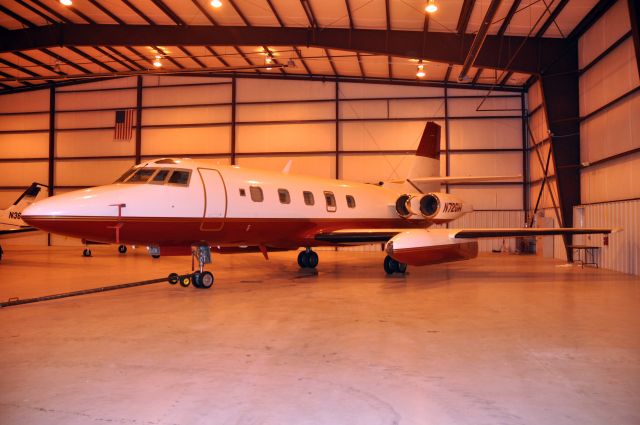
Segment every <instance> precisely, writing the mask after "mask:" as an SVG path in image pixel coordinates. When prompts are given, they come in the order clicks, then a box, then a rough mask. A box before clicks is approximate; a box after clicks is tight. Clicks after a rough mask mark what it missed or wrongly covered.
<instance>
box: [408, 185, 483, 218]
mask: <svg viewBox="0 0 640 425" xmlns="http://www.w3.org/2000/svg"><path fill="white" fill-rule="evenodd" d="M471 211H473V207H472V206H471V205H470V204H468V203H465V202H464V201H463V200H462V199H460V198H458V197H456V196H453V195H450V194H448V193H441V192H432V193H428V194H426V195H417V196H416V195H410V194H404V195H401V196H399V197H398V199H397V200H396V212H397V213H398V215H399V216H400V217H402V218H409V217H411V216H412V215H422V216H423V217H424V218H426V219H429V220H432V221H436V222H438V221H449V220H454V219H456V218H458V217H460V216H462V215H463V214H465V213H468V212H471Z"/></svg>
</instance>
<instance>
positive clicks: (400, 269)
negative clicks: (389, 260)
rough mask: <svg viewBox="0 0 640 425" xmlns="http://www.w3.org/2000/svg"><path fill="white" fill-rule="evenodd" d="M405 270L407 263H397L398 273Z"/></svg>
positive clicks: (403, 272) (402, 272)
mask: <svg viewBox="0 0 640 425" xmlns="http://www.w3.org/2000/svg"><path fill="white" fill-rule="evenodd" d="M406 272H407V265H406V264H405V263H398V273H401V274H405V273H406Z"/></svg>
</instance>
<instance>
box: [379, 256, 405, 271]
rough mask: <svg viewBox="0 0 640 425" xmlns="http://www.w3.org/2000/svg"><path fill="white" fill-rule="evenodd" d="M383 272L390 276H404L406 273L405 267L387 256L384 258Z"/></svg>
mask: <svg viewBox="0 0 640 425" xmlns="http://www.w3.org/2000/svg"><path fill="white" fill-rule="evenodd" d="M384 271H385V272H386V273H387V274H388V275H392V274H394V273H400V274H405V273H406V272H407V265H406V264H405V263H401V262H399V261H396V260H394V259H393V258H391V257H389V256H388V255H387V256H386V257H384Z"/></svg>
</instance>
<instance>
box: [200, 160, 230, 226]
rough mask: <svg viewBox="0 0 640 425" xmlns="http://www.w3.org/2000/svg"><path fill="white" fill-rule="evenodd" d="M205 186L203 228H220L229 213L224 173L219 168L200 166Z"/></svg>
mask: <svg viewBox="0 0 640 425" xmlns="http://www.w3.org/2000/svg"><path fill="white" fill-rule="evenodd" d="M198 171H199V172H200V177H202V184H203V187H204V204H205V207H204V218H205V219H214V220H204V221H203V223H202V227H201V228H202V230H220V229H222V227H223V226H224V223H223V221H222V220H215V219H223V218H224V217H225V216H226V215H227V191H226V190H225V186H224V181H223V180H222V175H220V172H219V171H218V170H212V169H208V168H199V169H198Z"/></svg>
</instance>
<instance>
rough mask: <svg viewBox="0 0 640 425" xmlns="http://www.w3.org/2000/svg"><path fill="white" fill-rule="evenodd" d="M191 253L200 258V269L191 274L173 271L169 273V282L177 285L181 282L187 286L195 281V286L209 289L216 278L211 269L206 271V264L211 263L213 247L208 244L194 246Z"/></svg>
mask: <svg viewBox="0 0 640 425" xmlns="http://www.w3.org/2000/svg"><path fill="white" fill-rule="evenodd" d="M191 255H193V257H194V258H196V259H197V260H198V265H199V268H200V270H196V271H195V272H193V273H191V274H184V275H179V274H178V273H171V274H170V275H169V279H168V280H169V283H170V284H172V285H175V284H176V283H180V286H182V287H184V288H186V287H187V286H189V285H191V283H193V286H195V287H196V288H201V289H209V288H211V286H213V282H214V278H213V274H211V272H209V271H204V270H203V269H204V265H205V264H211V248H209V246H208V245H199V246H196V247H193V250H192V251H191Z"/></svg>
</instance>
